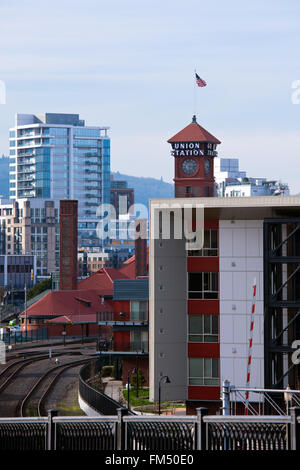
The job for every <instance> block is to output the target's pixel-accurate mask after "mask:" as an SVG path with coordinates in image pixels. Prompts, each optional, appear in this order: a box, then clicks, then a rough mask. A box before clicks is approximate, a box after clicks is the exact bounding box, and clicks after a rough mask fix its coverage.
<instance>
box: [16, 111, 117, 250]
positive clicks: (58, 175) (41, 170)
mask: <svg viewBox="0 0 300 470" xmlns="http://www.w3.org/2000/svg"><path fill="white" fill-rule="evenodd" d="M107 131H108V127H96V126H85V122H84V121H83V120H81V119H79V115H78V114H56V113H45V114H44V115H34V114H17V115H16V122H15V127H13V128H11V129H10V135H9V137H10V173H9V180H10V198H12V199H23V198H26V199H28V198H43V199H52V200H54V201H59V200H62V199H73V200H78V238H79V245H84V246H97V245H100V244H101V241H100V240H99V239H98V238H97V236H96V224H97V217H96V211H97V207H98V206H99V205H100V204H101V203H109V202H110V139H109V136H108V134H107Z"/></svg>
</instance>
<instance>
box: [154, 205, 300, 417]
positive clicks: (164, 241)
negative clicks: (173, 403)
mask: <svg viewBox="0 0 300 470" xmlns="http://www.w3.org/2000/svg"><path fill="white" fill-rule="evenodd" d="M172 204H176V205H177V207H178V204H181V205H182V207H184V204H188V205H189V206H190V205H191V204H193V205H194V206H193V207H196V205H199V207H201V205H203V210H204V246H203V249H201V250H198V251H186V240H185V238H184V236H181V237H179V236H178V230H176V231H175V228H174V231H173V228H172V227H173V225H174V220H175V221H177V222H178V220H181V218H182V217H183V214H182V213H181V215H179V216H177V217H176V218H175V216H174V219H173V217H172V212H174V209H173V211H172V210H171V209H170V208H172ZM159 213H161V214H162V215H161V217H159V216H158V214H159ZM150 214H151V218H150V233H151V234H155V233H156V234H160V238H157V239H155V238H154V237H150V258H149V272H150V273H149V274H150V309H149V312H150V313H149V325H150V329H149V380H150V399H151V400H157V397H158V389H159V380H160V378H161V377H163V376H165V375H167V376H168V377H169V379H170V383H168V384H165V385H164V386H163V388H162V399H168V400H185V401H186V404H187V410H188V412H189V413H190V412H192V413H194V412H195V408H197V407H199V406H206V407H208V408H210V411H212V412H213V411H214V412H215V411H217V410H218V409H219V407H220V401H219V400H220V393H221V389H220V387H221V384H222V381H223V380H225V379H226V380H229V381H230V382H231V384H232V385H234V386H236V387H245V386H246V378H247V363H248V345H249V337H250V321H251V307H252V301H253V282H254V279H256V284H257V293H256V308H255V317H254V334H253V348H252V362H251V380H250V386H251V387H259V388H281V389H283V388H286V386H287V385H288V384H289V386H290V387H291V388H299V384H300V380H299V379H300V375H299V369H298V367H296V366H295V364H293V362H292V352H293V349H292V343H293V341H294V340H297V339H299V338H298V336H297V334H298V332H299V331H300V330H299V328H300V323H299V319H298V311H299V305H300V295H299V292H300V290H299V286H300V275H299V272H298V269H297V268H296V267H297V266H299V263H298V261H299V259H298V251H299V248H298V247H299V243H300V196H278V197H273V196H271V197H248V198H212V197H211V198H189V199H180V198H176V199H156V200H155V199H154V200H151V201H150ZM177 214H178V213H177ZM165 217H166V218H165ZM168 218H169V224H170V226H171V236H169V237H166V238H163V230H165V228H166V225H167V222H168ZM179 227H180V226H179ZM172 233H174V235H173V236H172ZM297 260H298V261H297ZM250 399H251V401H252V402H253V403H255V402H257V401H258V400H259V398H258V396H257V395H256V394H254V393H253V394H251V396H250ZM236 400H237V402H239V401H240V400H241V398H239V397H237V398H236Z"/></svg>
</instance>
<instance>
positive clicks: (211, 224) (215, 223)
mask: <svg viewBox="0 0 300 470" xmlns="http://www.w3.org/2000/svg"><path fill="white" fill-rule="evenodd" d="M204 228H207V229H208V228H215V229H218V228H219V220H204Z"/></svg>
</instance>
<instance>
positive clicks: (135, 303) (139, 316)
mask: <svg viewBox="0 0 300 470" xmlns="http://www.w3.org/2000/svg"><path fill="white" fill-rule="evenodd" d="M147 318H148V302H147V301H144V300H143V301H141V300H132V301H131V302H130V320H133V321H146V320H147Z"/></svg>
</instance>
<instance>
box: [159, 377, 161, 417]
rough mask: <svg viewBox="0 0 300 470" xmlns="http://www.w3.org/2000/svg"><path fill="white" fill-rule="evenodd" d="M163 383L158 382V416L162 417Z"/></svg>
mask: <svg viewBox="0 0 300 470" xmlns="http://www.w3.org/2000/svg"><path fill="white" fill-rule="evenodd" d="M160 395H161V383H160V381H159V382H158V414H159V415H160V399H161V396H160Z"/></svg>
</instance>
